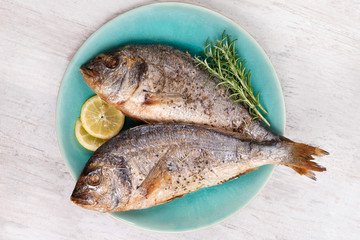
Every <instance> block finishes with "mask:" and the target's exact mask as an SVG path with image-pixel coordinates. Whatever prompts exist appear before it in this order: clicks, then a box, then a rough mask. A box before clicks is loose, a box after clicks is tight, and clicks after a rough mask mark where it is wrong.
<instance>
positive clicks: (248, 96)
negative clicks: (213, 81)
mask: <svg viewBox="0 0 360 240" xmlns="http://www.w3.org/2000/svg"><path fill="white" fill-rule="evenodd" d="M236 40H237V39H234V40H231V36H230V35H228V34H225V31H224V33H223V34H222V38H221V40H217V41H216V42H209V41H206V45H205V48H204V51H203V52H201V55H202V57H199V56H196V57H195V62H196V63H197V65H198V66H201V67H202V68H204V69H206V70H207V71H208V72H209V73H210V74H211V76H210V78H211V77H212V76H214V77H216V78H218V79H219V82H218V84H217V85H216V86H215V88H217V87H218V86H220V85H223V86H224V87H225V88H226V89H227V91H228V92H229V91H230V92H231V95H230V98H233V99H234V103H239V102H241V103H244V104H245V106H247V107H248V108H249V113H250V115H251V117H252V118H253V119H259V118H260V119H262V120H263V121H264V122H265V123H266V124H267V125H268V126H270V124H269V122H268V121H267V120H266V119H265V118H264V116H263V115H262V114H261V112H260V110H261V111H262V112H263V113H265V114H268V113H267V112H266V110H265V109H264V108H263V107H262V106H261V104H260V101H259V94H260V93H259V92H258V93H257V94H256V96H254V90H253V87H252V86H251V84H250V77H251V74H250V71H249V70H246V68H245V60H243V59H242V58H240V57H239V55H238V54H237V52H236V50H235V42H236ZM210 78H209V79H210ZM209 79H208V80H207V81H209ZM207 81H206V82H207ZM205 84H206V83H205ZM258 108H259V109H260V110H259V109H258Z"/></svg>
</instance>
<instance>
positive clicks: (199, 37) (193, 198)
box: [56, 3, 285, 232]
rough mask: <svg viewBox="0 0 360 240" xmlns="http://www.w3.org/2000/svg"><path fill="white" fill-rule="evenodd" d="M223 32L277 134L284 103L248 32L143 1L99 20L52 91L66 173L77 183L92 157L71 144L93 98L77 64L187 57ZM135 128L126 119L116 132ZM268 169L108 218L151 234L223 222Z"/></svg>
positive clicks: (215, 17) (215, 16)
mask: <svg viewBox="0 0 360 240" xmlns="http://www.w3.org/2000/svg"><path fill="white" fill-rule="evenodd" d="M224 30H226V32H227V33H230V34H232V35H233V37H235V38H237V39H238V45H237V50H238V52H239V53H240V55H241V56H242V57H243V58H244V59H246V62H247V67H248V69H250V70H251V73H252V75H251V76H252V84H253V86H254V89H255V91H256V92H257V91H261V94H260V96H261V97H260V100H261V102H262V103H263V106H265V108H266V109H267V110H268V112H269V115H268V116H267V119H268V121H269V122H270V123H271V129H272V130H273V131H275V132H277V133H279V134H283V132H284V124H285V113H284V100H283V96H282V92H281V87H280V84H279V81H278V78H277V76H276V73H275V70H274V68H273V66H272V65H271V63H270V60H269V58H268V57H267V56H266V54H265V52H264V50H263V49H262V48H261V47H260V46H259V44H258V43H257V42H256V41H255V40H254V38H252V37H251V36H250V35H249V33H247V32H246V31H245V30H244V29H243V28H241V27H240V26H239V25H238V24H236V23H234V22H233V21H231V20H230V19H228V18H226V17H224V16H222V15H221V14H219V13H216V12H214V11H211V10H209V9H206V8H203V7H199V6H195V5H190V4H183V3H159V4H151V5H146V6H142V7H139V8H136V9H133V10H131V11H128V12H125V13H123V14H121V15H120V16H118V17H116V18H115V19H113V20H111V21H110V22H108V23H106V24H105V25H104V26H103V27H101V28H100V29H99V30H97V31H96V32H95V33H94V34H93V35H92V36H91V37H90V38H89V39H88V40H87V41H86V42H85V43H84V44H83V45H82V47H81V48H80V49H79V51H78V52H77V53H76V55H75V56H74V58H73V59H72V61H71V62H70V64H69V66H68V68H67V70H66V73H65V75H64V78H63V81H62V84H61V87H60V90H59V96H58V102H57V113H56V118H57V119H56V123H57V134H58V139H59V145H60V149H61V152H62V155H63V157H64V159H65V162H66V164H67V166H68V168H69V169H70V172H71V174H72V176H73V177H74V178H75V179H77V178H78V176H79V174H80V172H81V170H82V168H83V167H84V165H85V163H86V161H87V160H88V159H89V157H90V156H91V154H92V152H90V151H88V150H86V149H84V148H83V147H82V146H81V145H80V144H79V143H78V141H77V140H76V137H75V134H74V127H75V122H76V119H77V118H78V117H79V116H80V111H81V106H82V104H83V103H84V102H85V101H86V99H88V98H89V97H90V96H92V95H94V92H93V91H92V90H91V89H90V88H89V87H88V86H87V85H86V84H85V82H84V81H83V78H82V76H81V74H80V71H79V67H80V66H81V65H82V64H84V63H86V62H87V61H89V60H90V59H91V58H93V57H95V56H96V55H98V54H100V53H103V52H106V51H108V50H111V49H113V48H116V47H119V46H122V45H125V44H132V43H161V44H167V45H171V46H174V47H176V48H179V49H182V50H184V51H188V52H189V53H190V54H193V55H194V54H197V53H198V52H199V51H200V50H202V48H203V46H204V44H205V41H206V39H207V38H208V37H210V39H212V40H216V39H219V38H220V37H221V34H222V32H223V31H224ZM135 125H136V124H135V123H134V122H133V121H132V120H131V119H129V118H127V119H126V124H125V127H124V129H127V128H129V127H132V126H135ZM273 168H274V167H273V166H272V165H267V166H263V167H261V168H260V169H259V170H257V171H254V172H252V173H249V174H247V175H245V176H242V177H240V178H238V179H236V180H233V181H231V182H227V183H224V184H222V185H219V186H215V187H211V188H206V189H201V190H199V191H197V192H195V193H192V194H188V195H186V196H185V197H183V198H180V199H176V200H174V201H172V202H170V203H167V204H163V205H160V206H156V207H152V208H149V209H145V210H134V211H129V212H123V213H112V214H111V215H112V216H114V217H115V218H118V219H120V220H122V221H124V222H127V223H129V224H131V225H134V226H138V227H141V228H145V229H150V230H155V231H163V232H182V231H189V230H194V229H199V228H203V227H206V226H209V225H212V224H215V223H218V222H220V221H223V220H224V219H226V218H228V217H229V216H231V215H233V214H234V213H236V212H237V211H239V210H240V209H241V208H243V207H244V206H245V205H246V204H248V203H249V201H250V200H251V199H253V198H254V197H255V196H256V194H257V193H258V192H259V191H260V190H261V188H262V187H263V186H264V185H265V183H266V182H267V180H268V179H269V177H270V175H271V173H272V171H273ZM74 185H75V183H74ZM69 197H70V193H69ZM84 211H85V210H84Z"/></svg>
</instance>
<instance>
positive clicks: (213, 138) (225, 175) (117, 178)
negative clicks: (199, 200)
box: [71, 124, 327, 212]
mask: <svg viewBox="0 0 360 240" xmlns="http://www.w3.org/2000/svg"><path fill="white" fill-rule="evenodd" d="M326 154H327V152H325V151H324V150H321V149H319V148H315V147H310V146H307V145H305V144H301V143H294V142H291V141H283V142H277V141H267V142H254V141H246V140H242V139H240V138H236V137H234V136H230V135H227V134H224V133H222V132H218V131H217V130H215V129H210V128H207V127H204V126H199V125H189V124H155V125H152V124H148V125H141V126H138V127H135V128H132V129H129V130H126V131H124V132H121V133H120V134H118V135H117V136H115V137H113V138H112V139H110V140H109V141H108V142H106V143H105V144H104V145H103V146H101V147H100V148H99V149H98V150H97V151H96V152H94V154H93V155H92V156H91V157H90V159H89V161H88V162H87V164H86V166H85V167H84V169H83V171H82V173H81V175H80V177H79V179H78V181H77V183H76V186H75V189H74V191H73V193H72V196H71V200H72V201H73V202H74V203H76V204H77V205H79V206H81V207H84V208H87V209H91V210H96V211H100V212H121V211H128V210H132V209H143V208H149V207H153V206H156V205H159V204H162V203H166V202H169V201H171V200H173V199H175V198H178V197H181V196H183V195H185V194H188V193H190V192H195V191H197V190H198V189H200V188H205V187H210V186H214V185H218V184H221V183H223V182H226V181H228V180H231V179H234V178H236V177H238V176H239V175H242V174H245V173H248V172H250V171H252V170H255V169H256V168H258V167H260V166H263V165H265V164H278V165H285V166H288V167H291V168H293V169H294V170H295V171H296V172H298V173H299V174H304V175H306V176H307V177H310V178H312V179H314V180H315V175H314V173H313V172H312V171H320V172H321V171H325V168H324V167H321V166H319V165H318V164H316V163H315V162H313V161H311V160H312V159H313V157H312V155H314V156H322V155H326Z"/></svg>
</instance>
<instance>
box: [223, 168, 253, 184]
mask: <svg viewBox="0 0 360 240" xmlns="http://www.w3.org/2000/svg"><path fill="white" fill-rule="evenodd" d="M258 169H259V168H258V167H256V168H251V169H248V170H246V171H245V172H242V173H240V174H239V175H236V176H235V177H232V178H229V179H228V180H225V181H224V182H229V181H232V180H235V179H237V178H239V177H240V176H242V175H245V174H248V173H250V172H252V171H255V170H258Z"/></svg>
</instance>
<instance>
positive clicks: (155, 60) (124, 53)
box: [80, 44, 280, 141]
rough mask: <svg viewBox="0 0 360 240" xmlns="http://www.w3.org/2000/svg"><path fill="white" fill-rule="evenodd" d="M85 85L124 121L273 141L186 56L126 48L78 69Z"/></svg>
mask: <svg viewBox="0 0 360 240" xmlns="http://www.w3.org/2000/svg"><path fill="white" fill-rule="evenodd" d="M80 70H81V73H82V75H83V77H84V80H85V82H86V83H87V85H88V86H89V87H90V88H91V89H92V90H93V91H94V92H95V93H96V94H98V95H99V96H100V97H101V98H102V99H103V100H104V101H106V102H107V103H109V104H111V105H113V106H114V107H116V108H117V109H119V110H121V111H122V112H123V113H124V114H125V115H127V116H129V117H131V118H133V119H135V120H138V121H143V122H146V123H163V122H176V123H190V124H201V125H208V126H213V127H216V128H221V129H224V130H228V131H233V132H236V133H238V132H239V133H241V135H242V137H243V138H244V139H251V140H256V141H272V140H276V141H279V140H280V138H279V136H278V135H277V134H274V133H273V132H272V131H270V130H269V129H268V128H267V127H266V126H264V125H263V124H262V123H261V122H260V121H257V120H252V118H251V116H250V115H249V113H248V110H247V109H246V108H245V107H244V106H243V105H242V104H234V103H233V100H232V99H230V98H229V97H228V94H227V93H226V90H225V88H224V87H223V86H219V87H218V88H217V89H216V90H215V91H214V87H215V86H216V79H214V78H213V79H211V80H209V81H208V82H207V84H206V85H205V82H206V81H207V80H208V79H209V77H210V75H209V73H208V72H207V71H205V70H202V69H201V68H199V67H197V66H196V65H195V63H194V61H193V59H192V58H191V56H190V55H189V54H187V53H185V52H182V51H180V50H176V49H174V48H172V47H170V46H165V45H156V44H155V45H154V44H150V45H127V46H125V47H123V48H121V49H119V50H117V51H114V52H111V53H107V54H101V55H99V56H97V57H95V58H94V59H92V60H90V61H89V62H88V63H87V64H85V65H83V66H82V67H81V68H80Z"/></svg>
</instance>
